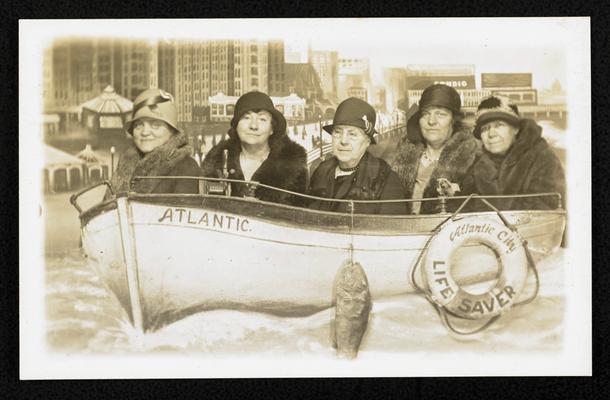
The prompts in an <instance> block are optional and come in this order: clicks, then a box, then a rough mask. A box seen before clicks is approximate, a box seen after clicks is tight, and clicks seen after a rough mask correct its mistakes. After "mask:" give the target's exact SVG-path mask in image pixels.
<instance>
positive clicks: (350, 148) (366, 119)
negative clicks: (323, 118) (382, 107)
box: [309, 97, 407, 214]
mask: <svg viewBox="0 0 610 400" xmlns="http://www.w3.org/2000/svg"><path fill="white" fill-rule="evenodd" d="M375 119H376V114H375V110H374V109H373V107H371V106H370V105H369V104H368V103H367V102H365V101H363V100H360V99H357V98H355V97H350V98H349V99H347V100H344V101H343V102H342V103H341V104H339V107H337V112H336V113H335V116H334V118H333V123H332V124H331V125H326V126H324V127H323V129H324V130H325V131H326V132H328V133H329V134H331V135H332V146H333V147H332V148H333V157H331V158H329V159H327V160H325V161H323V162H322V163H321V164H320V165H319V166H318V168H316V170H315V171H314V173H313V175H312V176H311V183H310V191H309V192H310V194H312V195H314V196H318V197H326V198H332V199H351V200H392V199H404V198H405V195H404V190H403V188H402V185H401V183H400V179H399V178H398V175H396V173H395V172H393V171H392V170H391V168H390V166H389V165H388V164H387V163H386V162H385V161H383V160H381V159H378V158H376V157H374V156H373V155H372V154H370V153H369V152H367V148H368V147H369V145H371V144H375V134H376V133H377V132H376V131H375ZM310 208H313V209H318V210H324V211H336V212H347V211H348V203H345V202H330V201H323V200H316V201H313V202H312V203H311V204H310ZM406 211H407V210H406V206H405V203H401V202H396V203H355V204H354V212H355V213H359V214H406Z"/></svg>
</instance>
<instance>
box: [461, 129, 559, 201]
mask: <svg viewBox="0 0 610 400" xmlns="http://www.w3.org/2000/svg"><path fill="white" fill-rule="evenodd" d="M565 187H566V183H565V175H564V171H563V167H562V165H561V161H559V158H558V157H557V156H556V155H555V153H554V152H553V150H552V149H551V148H550V147H549V145H548V143H547V142H546V140H544V139H543V138H542V128H541V127H540V126H539V125H538V124H537V123H536V122H535V121H534V120H531V119H523V120H521V123H520V125H519V133H518V134H517V138H516V139H515V142H514V143H513V145H512V147H511V148H510V149H509V150H508V152H507V153H506V156H504V157H498V156H495V155H493V154H491V153H489V152H487V151H486V150H483V152H482V154H481V156H480V157H479V158H478V159H477V161H476V162H475V164H474V165H473V166H472V168H471V169H470V171H469V173H468V175H467V177H466V180H465V182H464V187H463V192H464V194H465V195H468V194H471V193H477V194H481V195H508V194H533V193H550V192H557V193H559V194H560V195H561V198H562V200H563V206H565ZM471 202H472V206H470V207H469V210H472V211H489V207H487V206H486V205H485V204H483V203H482V202H481V201H478V200H476V199H475V200H471ZM490 203H492V204H493V205H494V206H496V207H497V208H499V209H500V210H548V209H555V208H557V206H558V201H557V198H556V197H530V198H513V199H492V200H490Z"/></svg>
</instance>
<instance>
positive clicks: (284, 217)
mask: <svg viewBox="0 0 610 400" xmlns="http://www.w3.org/2000/svg"><path fill="white" fill-rule="evenodd" d="M121 198H122V197H119V199H121ZM127 199H128V201H135V202H138V203H148V204H155V205H163V206H166V207H169V208H193V209H205V210H210V211H217V212H227V213H232V214H239V215H242V216H244V217H246V218H248V217H250V218H258V219H261V220H265V221H269V222H272V223H274V224H277V225H284V226H295V225H298V226H299V227H301V228H302V229H306V230H311V231H324V232H342V233H347V232H350V231H351V232H352V233H358V234H369V235H393V234H405V233H409V232H411V233H421V232H430V231H432V230H433V229H434V228H435V227H436V226H437V225H438V224H439V223H441V222H442V221H443V220H445V219H446V218H447V217H448V216H449V215H450V214H447V213H445V214H418V215H367V214H355V215H353V216H352V215H350V214H346V213H336V212H328V211H319V210H311V209H307V208H301V207H293V206H289V205H283V204H276V203H269V202H264V201H260V200H258V199H249V198H241V197H226V196H219V195H184V194H182V195H177V194H174V195H172V194H168V195H156V196H151V195H139V194H130V195H129V196H128V197H127ZM116 201H117V200H111V201H107V202H104V203H101V204H99V205H97V206H94V207H93V208H91V209H89V210H87V211H85V212H84V213H83V214H82V215H81V223H82V224H83V226H84V225H86V224H87V223H88V222H89V221H90V220H91V219H92V218H94V217H95V216H97V215H99V214H101V213H103V212H106V211H108V210H112V209H114V208H115V207H116ZM506 213H510V214H516V215H520V214H524V215H525V214H527V215H535V214H539V213H544V214H545V215H551V214H556V215H557V216H558V217H560V216H565V210H563V209H557V210H534V211H506ZM464 215H495V212H492V211H490V212H477V213H469V214H464ZM350 228H351V229H350Z"/></svg>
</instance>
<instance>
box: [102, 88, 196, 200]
mask: <svg viewBox="0 0 610 400" xmlns="http://www.w3.org/2000/svg"><path fill="white" fill-rule="evenodd" d="M126 128H127V132H128V133H129V134H130V135H131V136H132V137H133V146H132V147H130V148H129V149H127V150H126V151H125V152H124V153H123V154H121V156H120V158H119V162H118V165H117V169H116V171H115V173H114V176H113V177H112V181H113V186H114V187H115V190H116V191H117V192H122V191H128V190H133V191H135V192H138V193H198V188H199V185H198V182H197V180H195V179H140V180H136V181H134V182H133V185H132V186H130V182H131V180H132V178H133V177H134V176H201V169H200V168H199V166H198V165H197V163H196V162H195V160H194V159H193V158H191V157H190V156H191V153H192V149H191V148H190V147H189V146H188V140H187V138H186V135H185V134H184V133H183V132H181V131H180V129H178V124H177V118H176V106H175V104H174V99H173V97H172V95H171V94H169V93H167V92H165V91H164V90H161V89H157V88H150V89H147V90H145V91H143V92H142V93H140V94H139V95H138V96H137V97H136V98H135V100H134V102H133V111H132V114H131V117H130V118H129V119H128V120H127V122H126Z"/></svg>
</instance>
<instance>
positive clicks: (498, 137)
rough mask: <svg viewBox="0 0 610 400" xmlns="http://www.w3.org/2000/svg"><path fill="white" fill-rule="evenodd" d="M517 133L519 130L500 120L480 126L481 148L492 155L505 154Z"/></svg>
mask: <svg viewBox="0 0 610 400" xmlns="http://www.w3.org/2000/svg"><path fill="white" fill-rule="evenodd" d="M518 133H519V128H517V127H514V126H512V125H511V124H509V123H507V122H504V121H502V120H495V121H491V122H488V123H486V124H483V125H482V126H481V140H482V141H483V146H485V149H487V151H489V152H490V153H492V154H498V155H503V154H506V152H507V151H508V149H510V147H511V146H512V145H513V143H514V142H515V139H516V138H517V134H518Z"/></svg>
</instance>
